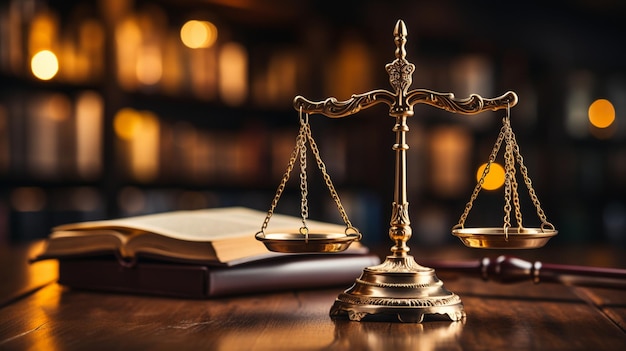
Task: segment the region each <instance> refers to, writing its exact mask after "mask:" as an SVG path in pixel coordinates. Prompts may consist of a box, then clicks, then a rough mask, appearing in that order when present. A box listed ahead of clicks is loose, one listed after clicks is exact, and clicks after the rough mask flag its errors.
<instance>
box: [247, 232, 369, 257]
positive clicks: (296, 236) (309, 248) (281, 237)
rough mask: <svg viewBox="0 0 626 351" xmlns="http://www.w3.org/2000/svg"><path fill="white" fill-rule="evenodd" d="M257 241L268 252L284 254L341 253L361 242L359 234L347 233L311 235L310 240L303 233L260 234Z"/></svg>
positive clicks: (309, 235)
mask: <svg viewBox="0 0 626 351" xmlns="http://www.w3.org/2000/svg"><path fill="white" fill-rule="evenodd" d="M255 237H256V239H257V240H259V241H261V242H263V244H265V247H267V249H268V250H270V251H274V252H282V253H304V252H340V251H344V250H345V249H347V248H348V246H350V244H352V242H353V241H355V240H359V239H360V236H359V235H358V234H348V235H347V234H345V233H309V234H308V239H307V238H306V236H305V235H304V234H301V233H267V234H263V233H262V232H259V233H257V234H256V235H255Z"/></svg>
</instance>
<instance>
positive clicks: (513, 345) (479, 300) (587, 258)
mask: <svg viewBox="0 0 626 351" xmlns="http://www.w3.org/2000/svg"><path fill="white" fill-rule="evenodd" d="M40 245H41V243H32V244H29V245H25V246H20V247H11V248H6V247H4V248H0V264H1V268H0V279H1V280H0V281H1V283H0V284H1V285H0V350H181V351H182V350H626V293H625V292H624V291H623V290H617V289H605V288H602V289H600V288H582V287H568V286H563V285H558V284H533V283H531V282H527V283H526V282H524V283H516V284H511V285H503V284H498V283H493V282H484V281H482V280H479V279H473V278H468V277H460V278H456V279H453V278H452V277H450V279H449V280H446V279H445V278H443V277H442V276H441V275H440V274H438V275H439V276H440V277H441V278H442V280H443V281H444V283H445V286H446V287H447V288H448V289H449V290H451V291H453V292H455V293H457V294H458V295H459V296H460V297H461V299H462V301H463V304H464V306H465V311H466V313H467V319H466V320H465V321H464V322H456V323H454V322H429V323H424V324H402V323H383V322H362V323H359V322H351V321H333V320H331V319H330V318H329V316H328V312H329V308H330V306H331V305H332V303H333V301H334V299H335V297H336V296H337V294H338V293H340V292H341V291H342V290H344V289H345V288H347V287H337V288H334V289H325V290H303V291H285V292H278V293H271V294H261V295H252V296H238V297H229V298H218V299H211V300H185V299H176V298H163V297H151V296H137V295H124V294H108V293H97V292H87V291H74V290H69V289H66V288H64V287H62V286H60V285H58V284H56V282H55V280H56V274H57V266H56V263H55V262H54V261H44V262H38V263H36V264H33V265H28V264H27V263H26V258H27V257H31V256H34V254H35V253H36V252H38V249H39V248H40ZM464 250H465V251H464ZM453 252H454V255H457V256H458V252H461V255H465V256H467V257H469V256H472V255H474V256H476V255H487V254H489V256H492V255H493V254H495V253H494V252H486V251H479V252H476V251H474V250H470V249H465V248H461V249H460V250H457V249H454V250H453ZM555 252H557V253H556V254H555ZM515 254H516V255H517V254H518V252H516V253H515ZM623 254H624V250H622V249H615V248H608V249H602V250H599V251H598V250H595V251H594V250H581V249H578V250H574V251H571V250H570V251H567V250H565V252H564V251H561V250H552V251H541V252H539V253H528V254H526V253H522V255H528V256H530V257H525V258H529V259H536V258H540V257H541V258H543V260H544V261H546V262H548V261H549V262H552V263H569V264H589V263H595V264H596V265H606V266H613V267H617V268H626V267H624V266H619V265H622V264H624V257H625V256H624V255H623ZM428 255H432V256H435V257H437V256H449V255H451V253H449V252H446V251H440V252H439V253H438V252H431V253H428V254H425V256H428ZM415 256H416V257H419V256H418V255H417V254H416V255H415ZM518 256H520V255H518ZM543 256H547V257H543ZM520 257H522V256H520ZM549 259H551V260H549ZM568 260H569V261H568ZM418 262H419V258H418ZM616 265H617V266H616Z"/></svg>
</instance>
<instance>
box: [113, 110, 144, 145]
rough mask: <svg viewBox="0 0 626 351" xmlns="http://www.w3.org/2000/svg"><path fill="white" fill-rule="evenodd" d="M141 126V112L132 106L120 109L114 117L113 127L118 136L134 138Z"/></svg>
mask: <svg viewBox="0 0 626 351" xmlns="http://www.w3.org/2000/svg"><path fill="white" fill-rule="evenodd" d="M139 128H141V114H140V113H139V112H137V111H135V110H134V109H131V108H123V109H121V110H119V111H118V112H117V113H116V114H115V117H114V119H113V129H114V130H115V134H116V135H117V137H118V138H120V139H123V140H132V139H133V137H134V136H135V134H137V130H139Z"/></svg>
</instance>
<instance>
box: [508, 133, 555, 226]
mask: <svg viewBox="0 0 626 351" xmlns="http://www.w3.org/2000/svg"><path fill="white" fill-rule="evenodd" d="M511 140H512V142H513V146H514V147H513V151H514V153H515V157H516V159H517V163H518V164H519V168H520V172H521V173H522V177H523V178H524V183H526V187H527V188H528V195H529V196H530V199H531V200H532V202H533V204H534V205H535V208H536V210H537V216H538V217H539V219H540V220H541V224H542V225H550V226H552V224H551V223H550V222H548V219H547V217H546V214H545V213H544V212H543V209H542V208H541V203H540V202H539V198H538V197H537V194H536V193H535V189H534V188H533V185H532V181H531V179H530V177H529V176H528V168H526V166H525V165H524V158H523V157H522V154H521V153H520V150H519V144H517V141H516V140H515V133H513V130H511ZM520 226H521V225H520ZM552 227H554V226H552Z"/></svg>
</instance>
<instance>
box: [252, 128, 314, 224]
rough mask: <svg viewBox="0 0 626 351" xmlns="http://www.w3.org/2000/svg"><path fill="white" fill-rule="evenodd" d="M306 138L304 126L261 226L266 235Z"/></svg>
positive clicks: (299, 132)
mask: <svg viewBox="0 0 626 351" xmlns="http://www.w3.org/2000/svg"><path fill="white" fill-rule="evenodd" d="M304 138H306V135H305V130H304V125H301V126H300V130H299V131H298V136H297V137H296V146H295V147H294V149H293V151H292V152H291V156H290V157H289V163H288V164H287V170H286V171H285V173H284V174H283V178H282V179H281V180H280V184H279V185H278V188H277V189H276V194H275V195H274V198H273V199H272V204H271V205H270V209H269V210H268V211H267V216H265V220H264V221H263V225H262V226H261V232H262V233H264V234H265V229H267V226H268V224H269V222H270V219H271V218H272V215H273V214H274V210H275V209H276V206H277V205H278V200H280V197H281V196H282V194H283V191H284V190H285V186H286V185H287V181H289V176H290V175H291V171H292V170H293V167H294V165H295V164H296V159H297V158H298V155H299V151H300V145H301V140H303V139H304Z"/></svg>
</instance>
